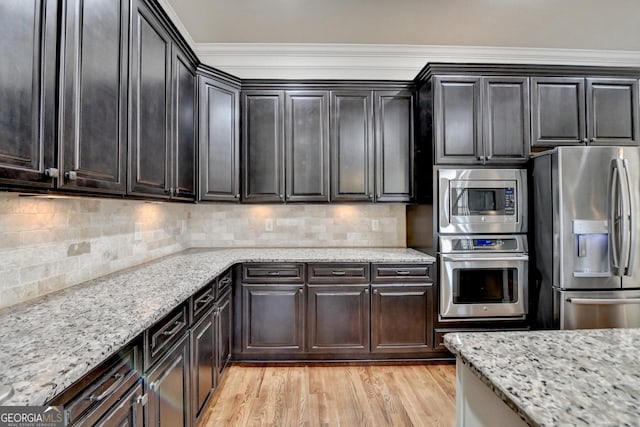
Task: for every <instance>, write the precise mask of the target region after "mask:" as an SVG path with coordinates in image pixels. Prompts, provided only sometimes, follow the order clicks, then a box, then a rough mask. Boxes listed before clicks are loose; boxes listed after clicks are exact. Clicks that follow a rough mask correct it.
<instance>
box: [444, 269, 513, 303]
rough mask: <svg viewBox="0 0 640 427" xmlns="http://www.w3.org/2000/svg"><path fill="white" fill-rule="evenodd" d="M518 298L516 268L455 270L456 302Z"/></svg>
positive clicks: (496, 301) (505, 301)
mask: <svg viewBox="0 0 640 427" xmlns="http://www.w3.org/2000/svg"><path fill="white" fill-rule="evenodd" d="M517 300H518V270H517V269H516V268H465V269H456V270H454V286H453V303H454V304H499V303H514V302H516V301H517Z"/></svg>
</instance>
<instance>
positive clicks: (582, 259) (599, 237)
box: [573, 219, 611, 277]
mask: <svg viewBox="0 0 640 427" xmlns="http://www.w3.org/2000/svg"><path fill="white" fill-rule="evenodd" d="M573 235H574V238H575V250H574V263H573V265H574V271H573V276H574V277H608V276H610V275H611V272H610V270H609V227H608V223H607V221H606V220H586V219H574V220H573Z"/></svg>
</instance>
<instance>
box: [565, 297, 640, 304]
mask: <svg viewBox="0 0 640 427" xmlns="http://www.w3.org/2000/svg"><path fill="white" fill-rule="evenodd" d="M567 302H568V303H570V304H576V305H618V304H640V298H567Z"/></svg>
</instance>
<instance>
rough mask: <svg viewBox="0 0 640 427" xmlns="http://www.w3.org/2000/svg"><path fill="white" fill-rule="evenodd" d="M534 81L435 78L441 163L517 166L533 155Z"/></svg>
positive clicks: (435, 130) (435, 129)
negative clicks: (531, 107)
mask: <svg viewBox="0 0 640 427" xmlns="http://www.w3.org/2000/svg"><path fill="white" fill-rule="evenodd" d="M529 123H530V114H529V79H528V78H527V77H511V76H504V77H502V76H491V77H481V76H435V77H434V78H433V138H434V144H435V162H436V164H499V163H507V164H517V163H524V162H526V160H527V158H528V153H529V138H530V124H529Z"/></svg>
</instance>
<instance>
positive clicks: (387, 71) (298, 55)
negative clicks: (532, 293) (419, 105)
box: [174, 21, 640, 80]
mask: <svg viewBox="0 0 640 427" xmlns="http://www.w3.org/2000/svg"><path fill="white" fill-rule="evenodd" d="M174 22H175V21H174ZM193 48H194V51H195V53H196V55H197V56H198V57H199V58H200V60H201V61H202V62H203V63H204V64H206V65H209V66H211V67H215V68H218V69H220V70H222V71H224V72H227V73H229V74H232V75H234V76H237V77H239V78H242V79H356V80H411V79H413V78H414V77H415V76H416V75H417V74H418V72H419V71H420V69H421V68H422V67H423V66H424V65H425V64H427V63H433V62H448V63H478V64H540V65H581V66H608V67H640V51H615V50H613V51H605V50H585V49H544V48H511V47H487V46H429V45H386V44H378V45H373V44H296V43H273V44H272V43H195V44H194V45H193Z"/></svg>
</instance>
